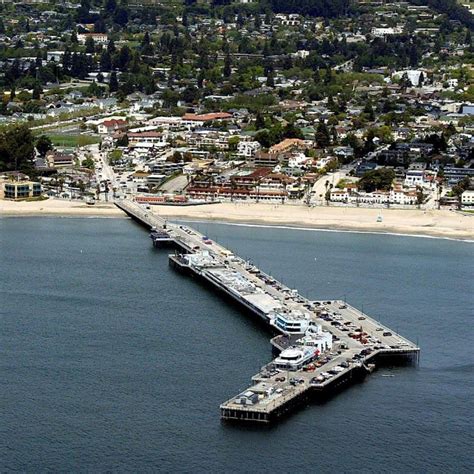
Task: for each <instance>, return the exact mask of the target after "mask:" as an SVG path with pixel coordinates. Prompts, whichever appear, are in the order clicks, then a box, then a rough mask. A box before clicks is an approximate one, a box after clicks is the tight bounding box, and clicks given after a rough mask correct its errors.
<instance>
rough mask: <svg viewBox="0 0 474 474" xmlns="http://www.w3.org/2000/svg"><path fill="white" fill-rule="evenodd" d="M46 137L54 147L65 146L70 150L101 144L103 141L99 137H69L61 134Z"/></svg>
mask: <svg viewBox="0 0 474 474" xmlns="http://www.w3.org/2000/svg"><path fill="white" fill-rule="evenodd" d="M46 135H47V136H48V137H49V138H50V140H51V141H52V142H53V145H54V146H63V147H68V148H74V147H76V146H86V145H93V144H95V143H100V140H101V139H100V137H99V136H98V135H67V134H61V133H57V134H54V133H46Z"/></svg>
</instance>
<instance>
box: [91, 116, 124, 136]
mask: <svg viewBox="0 0 474 474" xmlns="http://www.w3.org/2000/svg"><path fill="white" fill-rule="evenodd" d="M126 128H127V121H126V120H122V119H112V120H105V121H104V122H102V123H101V124H99V125H98V127H97V131H98V132H99V133H100V134H101V135H108V134H111V133H115V132H118V131H120V130H124V129H126Z"/></svg>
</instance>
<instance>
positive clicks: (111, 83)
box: [109, 71, 119, 92]
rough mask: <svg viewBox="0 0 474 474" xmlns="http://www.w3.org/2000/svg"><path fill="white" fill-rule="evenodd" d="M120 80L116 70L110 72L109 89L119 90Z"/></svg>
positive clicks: (112, 90)
mask: <svg viewBox="0 0 474 474" xmlns="http://www.w3.org/2000/svg"><path fill="white" fill-rule="evenodd" d="M118 86H119V85H118V80H117V73H116V72H115V71H114V72H112V74H110V80H109V91H110V92H117V91H118Z"/></svg>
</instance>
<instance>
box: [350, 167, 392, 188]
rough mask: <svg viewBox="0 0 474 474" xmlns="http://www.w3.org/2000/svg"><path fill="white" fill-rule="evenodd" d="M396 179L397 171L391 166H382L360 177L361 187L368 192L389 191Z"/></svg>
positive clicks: (359, 184)
mask: <svg viewBox="0 0 474 474" xmlns="http://www.w3.org/2000/svg"><path fill="white" fill-rule="evenodd" d="M394 179H395V171H394V170H393V169H390V168H380V169H376V170H371V171H367V172H366V173H364V175H363V176H362V178H361V179H360V181H359V183H358V186H359V189H362V190H363V191H365V192H367V193H372V192H374V191H377V190H379V191H388V190H390V187H391V186H392V183H393V180H394Z"/></svg>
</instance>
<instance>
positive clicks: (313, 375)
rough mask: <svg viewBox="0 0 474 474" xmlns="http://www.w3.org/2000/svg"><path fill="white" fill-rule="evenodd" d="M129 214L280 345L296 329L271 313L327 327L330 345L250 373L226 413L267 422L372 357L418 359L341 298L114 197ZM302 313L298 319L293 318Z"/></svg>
mask: <svg viewBox="0 0 474 474" xmlns="http://www.w3.org/2000/svg"><path fill="white" fill-rule="evenodd" d="M116 204H117V206H118V207H120V208H121V209H122V210H123V211H124V212H126V213H127V214H128V215H129V216H130V217H132V218H133V219H135V220H136V221H138V222H140V223H141V224H143V225H145V226H146V227H148V228H149V229H152V233H151V238H152V239H153V243H154V245H157V246H159V245H161V244H162V243H164V242H168V243H169V242H172V243H173V244H174V245H175V246H176V247H178V249H180V250H181V252H182V253H181V254H176V255H170V257H169V259H170V265H172V266H173V267H175V268H176V269H178V270H180V271H184V272H186V273H189V274H192V275H194V276H196V277H197V278H199V279H201V280H202V281H204V282H206V283H207V284H209V285H210V286H212V287H213V288H214V289H218V290H219V291H221V292H223V293H225V294H226V296H227V297H230V298H231V299H232V300H233V301H235V302H236V303H238V304H239V305H241V306H242V307H244V308H245V309H246V310H247V312H249V313H250V314H251V315H253V316H256V317H258V318H259V319H260V320H261V321H262V322H264V323H265V324H268V325H269V326H270V328H271V329H272V331H274V332H275V333H277V334H279V335H278V336H277V337H275V338H273V339H272V345H273V347H274V349H275V350H276V351H277V352H280V351H281V350H284V349H287V348H289V347H295V346H293V344H294V343H295V341H296V340H297V339H298V337H301V336H302V335H303V334H300V335H299V336H297V335H294V334H291V335H289V334H288V333H287V332H285V331H284V330H282V329H281V328H279V327H278V326H277V325H275V314H285V315H296V316H295V317H296V319H297V320H298V321H305V322H306V321H308V322H311V323H312V324H315V325H318V327H319V328H321V329H322V331H323V332H326V333H329V334H331V335H332V347H331V348H328V349H327V350H324V351H322V352H321V353H319V354H318V356H317V357H315V359H314V360H312V362H311V363H310V364H306V365H305V366H303V367H300V368H298V369H286V370H282V369H281V368H276V365H275V361H271V362H270V363H268V364H267V365H266V366H264V367H263V368H262V370H261V372H260V373H258V374H256V375H255V376H254V377H252V380H251V385H250V386H249V387H248V388H247V389H246V390H244V391H243V392H242V393H240V394H238V395H237V396H234V397H232V398H231V399H229V400H227V401H226V402H224V403H223V404H222V405H221V406H220V410H221V417H222V418H223V419H226V420H240V421H252V422H264V423H268V422H271V421H273V420H275V419H277V418H279V417H280V416H282V415H284V414H285V413H287V412H289V411H290V410H291V409H292V408H293V407H294V406H296V405H297V404H300V403H302V402H304V401H305V400H307V399H309V398H310V397H311V396H313V395H315V394H322V393H331V392H332V391H335V390H337V389H339V388H341V387H342V386H344V385H345V384H348V383H350V382H351V381H353V380H358V379H361V378H362V377H364V376H365V375H366V374H367V373H369V372H371V371H372V370H373V368H374V367H375V365H376V364H378V363H379V362H383V359H384V358H389V359H390V360H391V361H392V362H397V361H400V362H406V361H414V362H416V361H417V360H418V356H419V351H420V349H419V348H418V347H417V346H416V345H415V344H414V343H412V342H411V341H409V340H408V339H406V338H404V337H403V336H401V335H399V334H397V333H396V332H394V331H393V330H391V329H389V328H387V327H386V326H384V325H382V324H381V323H379V322H378V321H376V320H375V319H373V318H371V317H369V316H368V315H367V314H365V313H363V312H361V311H359V310H358V309H356V308H354V307H352V306H350V305H348V304H347V303H346V302H344V301H340V300H337V301H327V300H324V301H311V300H308V299H307V298H305V297H303V296H301V295H300V294H298V292H297V291H296V290H294V289H290V288H288V287H286V286H285V285H283V284H282V283H280V282H278V281H277V280H275V279H274V278H272V277H271V276H270V275H268V274H266V273H264V272H263V271H261V270H260V269H258V268H256V267H255V266H253V265H251V264H250V263H249V262H246V261H245V260H243V259H242V258H240V257H238V256H236V255H234V254H233V253H232V252H231V251H229V250H228V249H226V248H224V247H222V246H221V245H219V244H217V243H216V242H213V241H211V240H209V239H208V238H207V237H206V236H204V235H203V234H201V233H199V232H197V231H196V230H194V229H191V228H189V227H187V226H183V225H177V224H172V223H168V222H167V221H166V220H165V219H163V218H161V217H160V216H157V215H156V214H153V213H152V212H151V211H149V210H147V209H144V208H143V207H142V206H141V205H139V204H137V203H134V202H130V201H119V202H117V203H116ZM298 318H299V319H298Z"/></svg>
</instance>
